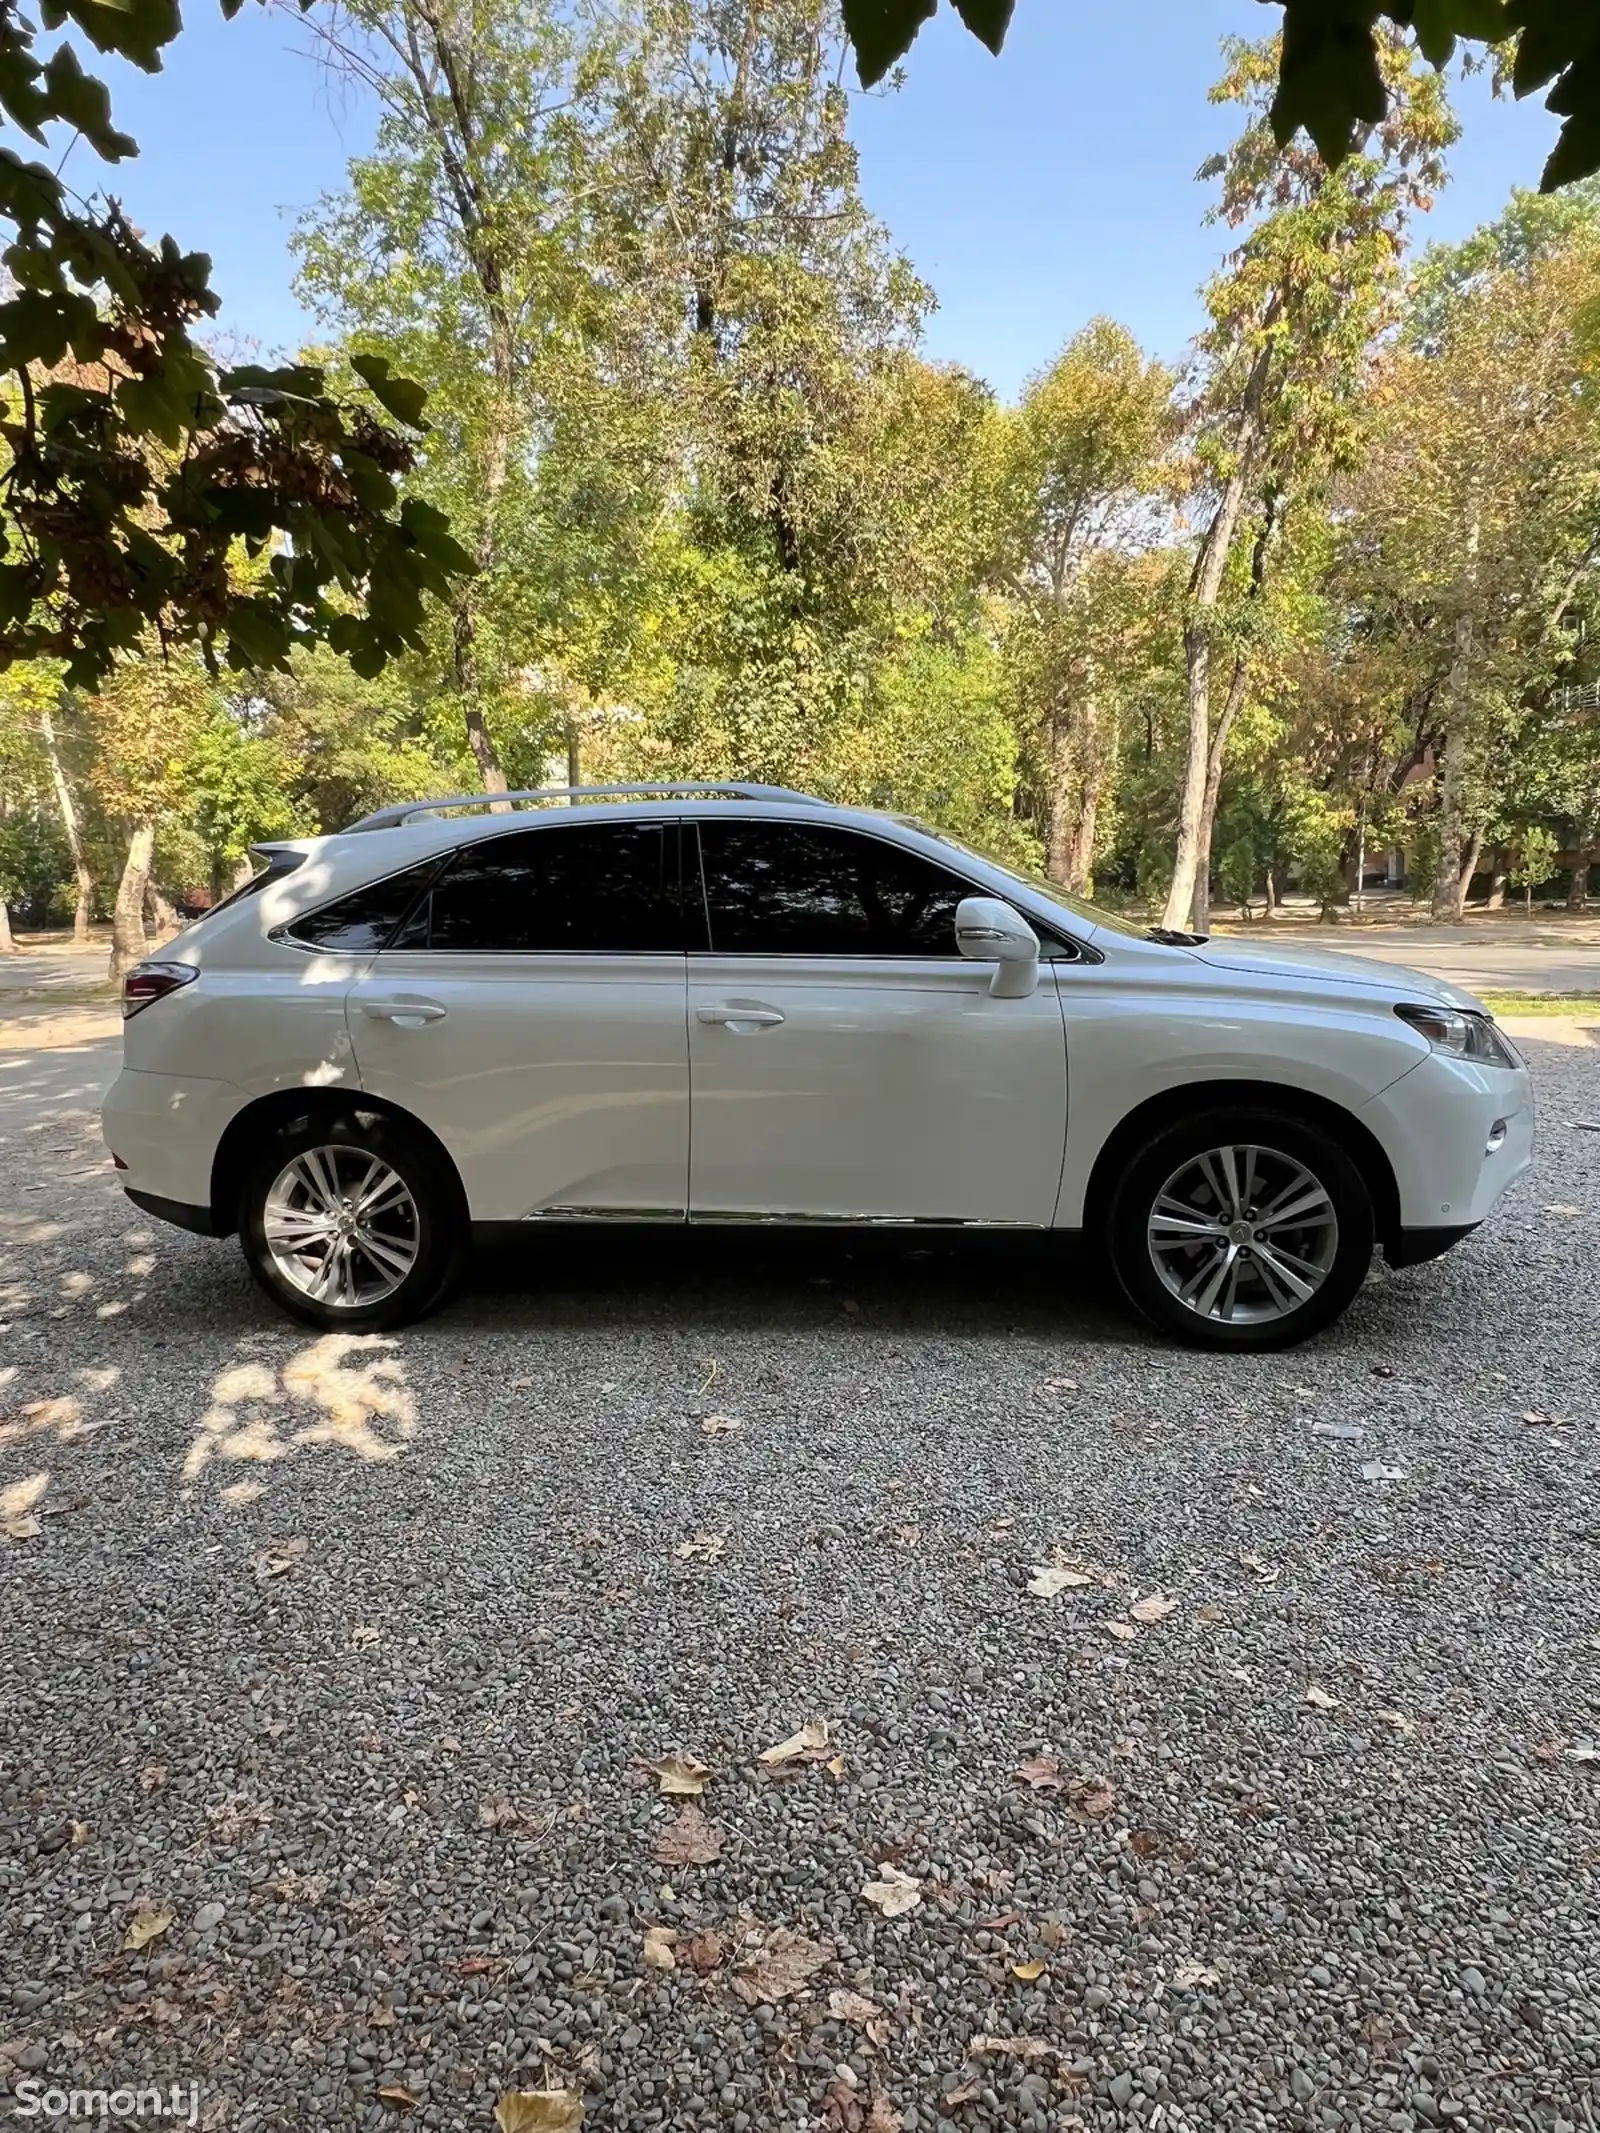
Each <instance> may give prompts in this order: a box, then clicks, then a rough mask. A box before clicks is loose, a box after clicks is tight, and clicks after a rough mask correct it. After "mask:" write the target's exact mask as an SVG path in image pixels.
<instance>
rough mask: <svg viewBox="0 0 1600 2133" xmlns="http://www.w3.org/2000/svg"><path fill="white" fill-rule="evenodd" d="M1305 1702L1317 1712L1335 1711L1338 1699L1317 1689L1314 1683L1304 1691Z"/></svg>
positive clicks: (1324, 1690) (1337, 1706) (1323, 1690)
mask: <svg viewBox="0 0 1600 2133" xmlns="http://www.w3.org/2000/svg"><path fill="white" fill-rule="evenodd" d="M1306 1702H1307V1703H1309V1704H1313V1705H1315V1707H1316V1709H1317V1710H1319V1711H1337V1710H1338V1708H1339V1699H1338V1697H1337V1696H1330V1695H1329V1694H1328V1692H1327V1690H1326V1689H1319V1688H1318V1687H1317V1685H1316V1683H1315V1682H1313V1683H1312V1684H1311V1686H1310V1688H1308V1689H1307V1690H1306Z"/></svg>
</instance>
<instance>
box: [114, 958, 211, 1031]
mask: <svg viewBox="0 0 1600 2133" xmlns="http://www.w3.org/2000/svg"><path fill="white" fill-rule="evenodd" d="M199 975H200V973H199V971H198V970H196V969H195V967H194V965H193V963H138V964H136V965H135V966H134V968H133V969H132V970H130V971H129V972H128V975H127V976H126V977H125V978H124V979H123V981H122V1019H123V1021H124V1022H126V1021H127V1020H128V1018H129V1016H130V1015H136V1014H137V1013H138V1012H139V1010H140V1008H141V1007H148V1006H149V1005H150V1002H151V1001H152V1000H164V999H165V998H166V996H167V994H168V993H169V992H177V991H179V990H180V989H181V988H182V987H183V986H185V985H192V984H193V983H194V981H195V979H196V978H197V977H199Z"/></svg>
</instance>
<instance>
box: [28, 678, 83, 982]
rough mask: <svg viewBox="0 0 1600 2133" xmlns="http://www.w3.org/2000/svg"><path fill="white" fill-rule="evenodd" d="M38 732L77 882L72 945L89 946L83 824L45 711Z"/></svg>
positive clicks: (54, 733) (40, 717)
mask: <svg viewBox="0 0 1600 2133" xmlns="http://www.w3.org/2000/svg"><path fill="white" fill-rule="evenodd" d="M39 733H40V737H41V738H42V740H43V741H44V752H45V754H46V756H47V757H48V758H49V761H50V782H51V784H52V785H53V786H54V787H55V792H56V806H57V808H58V809H59V810H60V813H61V827H62V829H63V831H64V832H65V833H66V839H67V849H68V851H70V852H71V854H72V872H73V876H74V878H75V880H76V881H77V884H78V902H77V908H76V909H75V910H74V912H73V914H72V945H73V947H74V948H87V947H88V945H89V912H90V909H91V907H92V905H93V902H94V876H93V874H91V873H90V871H89V861H88V857H87V855H86V854H85V852H84V848H83V824H82V823H81V822H80V820H79V819H78V804H77V802H76V801H75V800H74V799H73V797H72V787H71V786H70V785H69V784H68V783H67V773H66V768H65V766H64V764H63V763H62V761H61V750H60V748H59V747H58V746H57V745H56V729H55V721H54V720H53V719H52V718H51V716H50V713H49V712H48V711H41V712H40V714H39Z"/></svg>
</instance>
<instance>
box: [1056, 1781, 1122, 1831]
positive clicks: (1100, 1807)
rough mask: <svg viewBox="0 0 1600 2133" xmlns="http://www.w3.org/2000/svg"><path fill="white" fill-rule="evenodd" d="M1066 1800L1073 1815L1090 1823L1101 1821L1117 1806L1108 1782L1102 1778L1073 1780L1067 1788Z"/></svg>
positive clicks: (1115, 1796)
mask: <svg viewBox="0 0 1600 2133" xmlns="http://www.w3.org/2000/svg"><path fill="white" fill-rule="evenodd" d="M1067 1799H1068V1801H1069V1803H1070V1804H1071V1807H1072V1811H1073V1813H1074V1814H1077V1815H1081V1816H1083V1818H1084V1819H1085V1820H1086V1821H1090V1822H1099V1821H1102V1820H1103V1819H1104V1818H1105V1817H1106V1816H1107V1815H1108V1814H1110V1812H1111V1810H1112V1808H1113V1807H1115V1806H1116V1804H1117V1795H1116V1792H1115V1791H1114V1789H1113V1788H1112V1785H1111V1782H1110V1780H1109V1779H1107V1778H1103V1777H1086V1778H1074V1779H1073V1781H1072V1783H1071V1784H1070V1785H1069V1786H1068V1787H1067Z"/></svg>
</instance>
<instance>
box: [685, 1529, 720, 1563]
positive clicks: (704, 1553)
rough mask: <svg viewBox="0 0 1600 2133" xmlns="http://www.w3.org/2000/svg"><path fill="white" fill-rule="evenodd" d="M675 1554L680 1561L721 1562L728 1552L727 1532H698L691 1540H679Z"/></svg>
mask: <svg viewBox="0 0 1600 2133" xmlns="http://www.w3.org/2000/svg"><path fill="white" fill-rule="evenodd" d="M672 1552H673V1554H674V1555H675V1556H676V1557H677V1558H678V1560H679V1562H680V1563H720V1562H721V1561H722V1558H723V1557H724V1556H725V1555H726V1554H727V1552H728V1536H727V1534H726V1533H696V1534H695V1535H694V1537H693V1538H692V1539H690V1540H686V1541H679V1543H678V1545H677V1547H676V1548H674V1549H673V1551H672Z"/></svg>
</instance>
